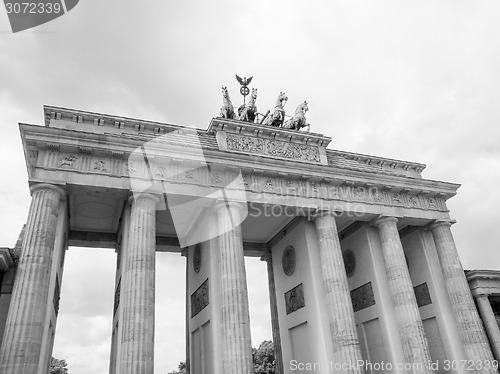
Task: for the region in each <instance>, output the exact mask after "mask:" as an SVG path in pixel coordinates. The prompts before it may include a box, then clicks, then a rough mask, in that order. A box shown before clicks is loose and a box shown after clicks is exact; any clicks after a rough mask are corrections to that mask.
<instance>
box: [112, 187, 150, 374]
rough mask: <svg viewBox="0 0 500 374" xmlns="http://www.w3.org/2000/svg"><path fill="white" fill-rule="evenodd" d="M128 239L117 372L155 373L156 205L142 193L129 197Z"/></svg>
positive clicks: (126, 373) (130, 373) (128, 373)
mask: <svg viewBox="0 0 500 374" xmlns="http://www.w3.org/2000/svg"><path fill="white" fill-rule="evenodd" d="M130 201H131V204H132V210H131V215H130V229H129V242H128V245H127V250H128V253H127V256H126V263H125V264H123V265H122V266H124V269H123V273H122V294H121V295H120V299H121V300H120V303H121V307H122V308H123V314H122V316H123V317H122V318H123V319H122V336H121V347H120V374H152V373H153V372H154V329H155V315H154V312H155V265H156V264H155V251H156V204H157V203H158V199H157V198H156V197H155V196H153V195H150V194H147V193H143V194H140V195H139V196H137V197H136V198H132V197H131V198H130Z"/></svg>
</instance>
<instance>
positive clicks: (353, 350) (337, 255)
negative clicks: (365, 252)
mask: <svg viewBox="0 0 500 374" xmlns="http://www.w3.org/2000/svg"><path fill="white" fill-rule="evenodd" d="M314 222H315V224H316V230H317V232H318V239H319V255H320V259H321V277H322V279H323V287H324V292H325V302H326V307H327V312H328V323H329V326H330V335H331V337H332V340H333V361H334V362H335V363H347V364H349V363H353V362H358V360H362V357H361V350H360V347H359V339H358V333H357V331H356V322H355V319H354V309H353V307H352V301H351V293H350V291H349V285H348V283H347V275H346V273H345V267H344V259H343V257H342V248H341V247H340V240H339V235H338V232H337V224H336V222H335V217H334V215H333V213H320V214H319V215H318V216H317V217H316V219H315V221H314ZM346 373H363V370H362V368H361V367H358V368H354V367H353V368H352V369H350V370H348V371H346Z"/></svg>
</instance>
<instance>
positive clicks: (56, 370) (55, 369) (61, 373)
mask: <svg viewBox="0 0 500 374" xmlns="http://www.w3.org/2000/svg"><path fill="white" fill-rule="evenodd" d="M50 374H68V363H67V362H66V360H59V359H57V358H54V357H52V361H51V362H50Z"/></svg>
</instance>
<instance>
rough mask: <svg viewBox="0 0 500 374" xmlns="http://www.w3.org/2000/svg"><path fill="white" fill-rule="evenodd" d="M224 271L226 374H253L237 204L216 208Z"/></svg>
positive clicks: (224, 371) (222, 300) (223, 335)
mask: <svg viewBox="0 0 500 374" xmlns="http://www.w3.org/2000/svg"><path fill="white" fill-rule="evenodd" d="M216 209H217V221H218V229H219V230H220V231H219V232H222V234H221V235H220V236H219V248H220V261H221V263H220V269H221V331H222V366H223V374H235V373H238V374H252V373H253V364H252V344H251V337H250V313H249V309H248V291H247V278H246V272H245V258H244V255H243V241H242V237H241V226H240V225H235V222H240V220H239V215H240V209H241V206H240V205H239V204H237V203H232V202H226V203H220V204H218V205H217V207H216Z"/></svg>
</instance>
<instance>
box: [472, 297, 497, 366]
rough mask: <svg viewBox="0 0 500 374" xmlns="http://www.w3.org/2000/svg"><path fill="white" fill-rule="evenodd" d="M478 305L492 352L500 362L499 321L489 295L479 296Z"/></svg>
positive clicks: (477, 298)
mask: <svg viewBox="0 0 500 374" xmlns="http://www.w3.org/2000/svg"><path fill="white" fill-rule="evenodd" d="M476 303H477V306H478V308H479V313H480V314H481V318H482V320H483V323H484V327H485V328H486V334H487V335H488V338H489V340H490V346H491V350H492V351H493V355H494V356H495V359H496V360H500V329H499V328H498V324H497V320H496V318H495V314H494V313H493V309H492V308H491V304H490V300H489V299H488V295H479V296H478V297H476Z"/></svg>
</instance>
